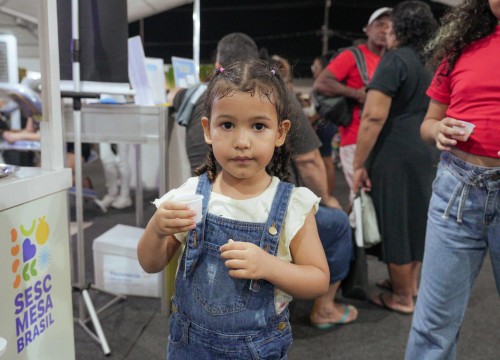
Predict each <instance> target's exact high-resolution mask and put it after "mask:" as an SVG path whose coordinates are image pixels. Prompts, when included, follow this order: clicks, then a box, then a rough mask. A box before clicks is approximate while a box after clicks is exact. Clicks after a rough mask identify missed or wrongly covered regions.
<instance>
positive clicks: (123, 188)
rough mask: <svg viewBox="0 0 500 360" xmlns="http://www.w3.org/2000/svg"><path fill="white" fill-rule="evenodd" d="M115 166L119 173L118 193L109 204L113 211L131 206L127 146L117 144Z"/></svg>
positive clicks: (128, 147)
mask: <svg viewBox="0 0 500 360" xmlns="http://www.w3.org/2000/svg"><path fill="white" fill-rule="evenodd" d="M117 148H118V157H117V166H118V171H119V173H120V193H119V195H118V197H117V198H116V200H115V201H113V203H112V204H111V206H112V207H114V208H115V209H123V208H126V207H129V206H130V205H132V199H131V198H130V177H131V171H130V166H129V163H128V154H129V149H130V145H129V144H118V146H117Z"/></svg>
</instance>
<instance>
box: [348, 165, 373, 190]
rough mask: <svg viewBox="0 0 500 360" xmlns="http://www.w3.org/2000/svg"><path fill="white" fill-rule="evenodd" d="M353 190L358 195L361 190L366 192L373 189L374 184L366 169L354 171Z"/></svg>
mask: <svg viewBox="0 0 500 360" xmlns="http://www.w3.org/2000/svg"><path fill="white" fill-rule="evenodd" d="M353 188H354V189H353V191H354V192H355V193H357V192H358V190H359V189H360V188H361V189H364V190H366V191H370V190H371V189H372V182H371V180H370V178H369V177H368V171H367V170H366V168H365V167H362V168H359V169H356V170H354V179H353Z"/></svg>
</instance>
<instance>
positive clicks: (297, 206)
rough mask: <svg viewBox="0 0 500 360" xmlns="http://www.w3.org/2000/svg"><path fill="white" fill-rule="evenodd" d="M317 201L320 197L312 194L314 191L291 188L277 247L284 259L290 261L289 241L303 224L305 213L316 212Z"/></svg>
mask: <svg viewBox="0 0 500 360" xmlns="http://www.w3.org/2000/svg"><path fill="white" fill-rule="evenodd" d="M319 202H320V198H319V197H317V196H316V195H314V193H313V192H312V191H311V190H309V189H308V188H305V187H296V188H295V189H294V190H293V194H292V197H291V199H290V204H289V205H288V211H287V214H286V219H285V223H284V228H283V231H282V233H281V239H280V244H279V247H278V256H279V257H281V258H283V259H284V260H285V259H286V260H288V261H292V255H291V252H290V242H291V241H292V239H293V237H294V236H295V235H296V234H297V232H298V231H299V230H300V229H301V228H302V226H303V225H304V221H305V219H306V217H307V215H308V214H309V213H310V212H311V211H313V212H314V213H315V214H316V212H317V211H318V207H319Z"/></svg>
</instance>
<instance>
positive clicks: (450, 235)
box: [405, 153, 500, 360]
mask: <svg viewBox="0 0 500 360" xmlns="http://www.w3.org/2000/svg"><path fill="white" fill-rule="evenodd" d="M488 249H489V251H490V257H491V262H492V265H493V272H494V275H495V281H496V286H497V291H498V293H499V294H500V168H498V167H497V168H485V167H479V166H475V165H472V164H469V163H466V162H465V161H462V160H460V159H458V158H457V157H455V156H454V155H452V154H450V153H443V154H442V155H441V162H440V164H439V168H438V172H437V176H436V179H435V181H434V183H433V194H432V198H431V202H430V205H429V213H428V221H427V234H426V243H425V252H424V260H423V267H422V276H421V283H420V289H419V293H418V300H417V305H416V309H415V313H414V315H413V323H412V328H411V331H410V337H409V340H408V345H407V349H406V357H405V359H407V360H410V359H419V360H420V359H425V360H434V359H455V356H456V345H457V340H458V336H459V332H460V326H461V324H462V320H463V317H464V314H465V309H466V308H467V302H468V300H469V296H470V292H471V289H472V286H473V284H474V280H475V279H476V277H477V275H478V274H479V271H480V269H481V266H482V264H483V260H484V257H485V256H486V252H487V251H488Z"/></svg>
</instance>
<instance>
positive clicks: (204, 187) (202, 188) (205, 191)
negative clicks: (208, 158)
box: [196, 173, 212, 215]
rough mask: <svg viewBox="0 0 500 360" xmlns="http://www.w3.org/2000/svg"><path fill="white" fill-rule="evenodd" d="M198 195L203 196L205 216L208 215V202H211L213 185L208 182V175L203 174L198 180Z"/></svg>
mask: <svg viewBox="0 0 500 360" xmlns="http://www.w3.org/2000/svg"><path fill="white" fill-rule="evenodd" d="M196 193H197V194H201V195H203V210H202V212H203V214H204V215H205V214H206V210H207V207H208V202H209V201H210V195H211V193H212V184H211V183H210V181H209V180H208V175H207V173H203V174H201V175H200V176H199V178H198V187H197V188H196Z"/></svg>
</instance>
